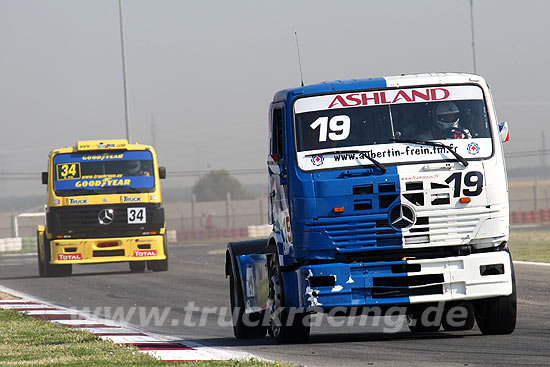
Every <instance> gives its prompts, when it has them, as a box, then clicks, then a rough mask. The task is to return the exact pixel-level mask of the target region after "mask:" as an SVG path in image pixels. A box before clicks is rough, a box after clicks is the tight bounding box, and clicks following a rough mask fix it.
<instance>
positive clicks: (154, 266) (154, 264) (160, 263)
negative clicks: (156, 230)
mask: <svg viewBox="0 0 550 367" xmlns="http://www.w3.org/2000/svg"><path fill="white" fill-rule="evenodd" d="M162 243H163V245H162V247H163V248H164V255H166V259H164V260H148V261H147V269H149V270H151V271H168V246H167V245H166V235H164V237H163V241H162Z"/></svg>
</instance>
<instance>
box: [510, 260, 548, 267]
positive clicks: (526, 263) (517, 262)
mask: <svg viewBox="0 0 550 367" xmlns="http://www.w3.org/2000/svg"><path fill="white" fill-rule="evenodd" d="M514 264H525V265H540V266H550V263H538V262H534V261H518V260H514Z"/></svg>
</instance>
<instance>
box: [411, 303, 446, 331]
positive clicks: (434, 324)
mask: <svg viewBox="0 0 550 367" xmlns="http://www.w3.org/2000/svg"><path fill="white" fill-rule="evenodd" d="M428 307H430V305H412V306H409V307H408V308H407V325H408V326H409V330H410V331H412V332H413V333H433V332H436V331H439V328H440V327H441V320H430V319H427V320H426V318H425V317H424V318H423V317H422V315H423V314H424V311H426V309H427V308H428Z"/></svg>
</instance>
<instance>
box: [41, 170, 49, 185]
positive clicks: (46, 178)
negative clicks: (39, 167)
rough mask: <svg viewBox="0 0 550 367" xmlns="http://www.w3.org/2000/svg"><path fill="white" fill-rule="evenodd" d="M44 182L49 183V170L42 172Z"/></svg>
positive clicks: (44, 183)
mask: <svg viewBox="0 0 550 367" xmlns="http://www.w3.org/2000/svg"><path fill="white" fill-rule="evenodd" d="M42 184H43V185H47V184H48V172H42Z"/></svg>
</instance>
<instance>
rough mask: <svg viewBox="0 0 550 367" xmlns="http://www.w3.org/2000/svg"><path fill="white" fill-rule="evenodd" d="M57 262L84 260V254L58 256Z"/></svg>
mask: <svg viewBox="0 0 550 367" xmlns="http://www.w3.org/2000/svg"><path fill="white" fill-rule="evenodd" d="M57 260H82V254H58V255H57Z"/></svg>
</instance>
